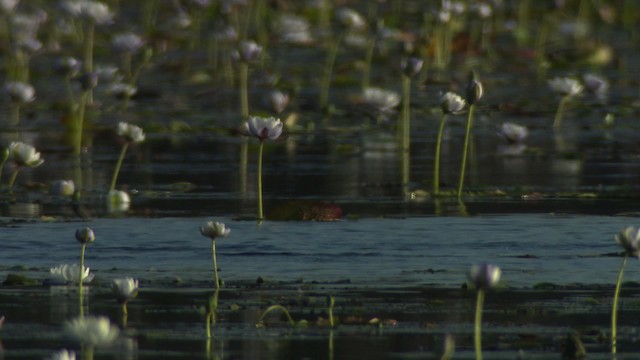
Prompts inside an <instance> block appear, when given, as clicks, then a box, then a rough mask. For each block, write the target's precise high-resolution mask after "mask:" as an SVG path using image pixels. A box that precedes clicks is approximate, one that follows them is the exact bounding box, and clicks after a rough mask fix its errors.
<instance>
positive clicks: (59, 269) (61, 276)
mask: <svg viewBox="0 0 640 360" xmlns="http://www.w3.org/2000/svg"><path fill="white" fill-rule="evenodd" d="M79 272H80V265H78V264H73V265H69V264H64V265H60V266H56V267H53V268H51V269H49V273H50V275H52V277H53V278H54V280H58V281H61V282H64V283H68V282H70V283H77V282H78V275H79ZM93 278H94V275H93V274H92V273H91V271H90V269H89V268H88V267H86V266H85V267H84V269H83V271H82V283H83V284H88V283H90V282H91V281H93Z"/></svg>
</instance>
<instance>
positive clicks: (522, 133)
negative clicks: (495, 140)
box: [498, 122, 529, 143]
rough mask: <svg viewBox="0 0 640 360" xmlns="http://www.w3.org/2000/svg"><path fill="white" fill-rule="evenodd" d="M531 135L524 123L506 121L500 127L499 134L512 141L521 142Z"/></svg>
mask: <svg viewBox="0 0 640 360" xmlns="http://www.w3.org/2000/svg"><path fill="white" fill-rule="evenodd" d="M528 135H529V130H528V129H527V128H526V127H525V126H522V125H517V124H514V123H509V122H506V123H504V124H502V125H501V126H500V128H499V129H498V136H500V137H501V138H503V139H505V140H507V141H508V142H510V143H519V142H521V141H522V140H524V139H525V138H526V137H527V136H528Z"/></svg>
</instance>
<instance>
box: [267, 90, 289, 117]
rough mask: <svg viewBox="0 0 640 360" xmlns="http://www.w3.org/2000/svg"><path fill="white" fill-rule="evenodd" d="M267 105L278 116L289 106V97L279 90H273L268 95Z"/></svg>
mask: <svg viewBox="0 0 640 360" xmlns="http://www.w3.org/2000/svg"><path fill="white" fill-rule="evenodd" d="M269 104H271V107H272V108H273V110H274V111H275V112H276V113H278V114H279V113H281V112H283V111H284V109H285V108H286V107H287V105H289V95H287V94H285V93H283V92H282V91H280V90H273V91H271V92H270V93H269Z"/></svg>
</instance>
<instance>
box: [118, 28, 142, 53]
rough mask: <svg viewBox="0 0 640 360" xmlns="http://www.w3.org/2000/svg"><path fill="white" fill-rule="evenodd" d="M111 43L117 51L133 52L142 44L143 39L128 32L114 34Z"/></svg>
mask: <svg viewBox="0 0 640 360" xmlns="http://www.w3.org/2000/svg"><path fill="white" fill-rule="evenodd" d="M111 45H112V46H113V48H114V50H116V51H117V52H120V53H125V52H126V53H130V54H135V53H137V52H138V51H139V50H140V49H141V48H142V46H144V41H143V40H142V38H141V37H140V36H139V35H136V34H134V33H131V32H129V33H124V34H118V35H115V36H114V37H113V39H112V40H111Z"/></svg>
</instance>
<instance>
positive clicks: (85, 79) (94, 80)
mask: <svg viewBox="0 0 640 360" xmlns="http://www.w3.org/2000/svg"><path fill="white" fill-rule="evenodd" d="M78 80H79V81H80V87H82V90H84V91H89V90H91V89H93V88H95V87H96V86H98V75H97V74H96V73H95V72H88V73H86V74H83V75H82V76H80V79H78Z"/></svg>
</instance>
